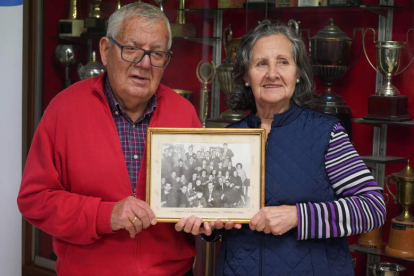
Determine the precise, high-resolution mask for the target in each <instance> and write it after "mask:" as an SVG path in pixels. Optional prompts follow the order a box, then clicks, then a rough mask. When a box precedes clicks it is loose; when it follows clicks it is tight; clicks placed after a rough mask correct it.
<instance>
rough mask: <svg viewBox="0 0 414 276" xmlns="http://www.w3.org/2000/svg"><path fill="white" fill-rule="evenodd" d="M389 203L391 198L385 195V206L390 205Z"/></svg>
mask: <svg viewBox="0 0 414 276" xmlns="http://www.w3.org/2000/svg"><path fill="white" fill-rule="evenodd" d="M388 201H390V196H389V195H388V194H386V193H384V202H385V204H388Z"/></svg>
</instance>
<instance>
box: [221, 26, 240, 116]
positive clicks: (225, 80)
mask: <svg viewBox="0 0 414 276" xmlns="http://www.w3.org/2000/svg"><path fill="white" fill-rule="evenodd" d="M240 41H241V38H240V37H238V38H233V30H232V28H231V24H230V25H228V26H227V27H226V28H225V29H224V31H223V45H224V50H225V53H226V58H225V59H224V60H223V63H222V64H221V65H220V66H219V67H218V68H217V76H218V79H219V84H220V89H221V91H223V93H224V94H226V95H227V96H228V95H230V94H232V93H234V82H233V78H232V76H231V73H232V72H233V66H234V62H235V59H236V50H237V46H238V45H239V44H240ZM246 115H247V114H246V113H245V112H244V111H241V110H231V109H228V110H226V111H224V112H223V113H221V114H220V115H219V120H223V121H229V122H237V121H239V120H241V119H243V118H244V117H246Z"/></svg>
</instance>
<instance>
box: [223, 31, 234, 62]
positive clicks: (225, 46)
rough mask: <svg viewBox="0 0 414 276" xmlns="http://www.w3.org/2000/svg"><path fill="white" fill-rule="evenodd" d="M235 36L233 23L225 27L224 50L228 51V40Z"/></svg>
mask: <svg viewBox="0 0 414 276" xmlns="http://www.w3.org/2000/svg"><path fill="white" fill-rule="evenodd" d="M232 38H233V30H232V29H231V24H229V25H227V27H226V28H224V31H223V45H224V51H225V52H226V56H227V55H228V53H227V42H229V41H230V40H231V39H232Z"/></svg>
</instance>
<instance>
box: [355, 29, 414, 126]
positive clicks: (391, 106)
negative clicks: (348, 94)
mask: <svg viewBox="0 0 414 276" xmlns="http://www.w3.org/2000/svg"><path fill="white" fill-rule="evenodd" d="M369 30H372V31H373V32H374V43H375V48H376V59H377V67H375V66H374V65H373V64H372V63H371V61H370V59H369V57H368V54H367V51H366V49H365V35H366V33H367V32H368V31H369ZM411 30H414V29H409V30H408V31H407V39H406V41H375V35H376V33H375V30H374V29H372V28H368V29H366V30H365V31H364V35H363V48H364V53H365V57H366V58H367V60H368V62H369V64H370V65H371V67H372V68H374V70H375V71H377V72H378V73H380V74H382V75H384V76H385V77H386V84H384V85H383V86H382V87H381V88H380V89H379V90H378V91H377V92H376V94H375V95H371V96H370V97H369V106H368V115H366V116H365V117H364V119H367V120H382V121H397V122H400V121H409V120H411V117H410V116H408V98H407V96H404V95H401V93H400V91H399V90H398V88H397V87H395V86H394V85H392V83H391V79H392V77H394V76H396V75H398V74H400V73H402V72H403V71H404V70H405V69H407V68H408V66H410V65H411V63H412V62H413V60H414V58H413V59H411V61H410V63H408V65H407V66H406V67H405V68H404V69H402V70H400V71H399V69H400V66H401V58H402V51H403V49H404V48H405V45H406V44H407V41H408V33H409V32H410V31H411Z"/></svg>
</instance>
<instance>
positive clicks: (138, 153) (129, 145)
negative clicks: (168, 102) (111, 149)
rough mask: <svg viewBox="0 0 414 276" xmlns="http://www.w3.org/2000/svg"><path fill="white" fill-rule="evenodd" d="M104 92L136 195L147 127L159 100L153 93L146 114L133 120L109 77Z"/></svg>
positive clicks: (106, 79)
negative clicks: (116, 96)
mask: <svg viewBox="0 0 414 276" xmlns="http://www.w3.org/2000/svg"><path fill="white" fill-rule="evenodd" d="M104 92H105V96H106V98H107V99H108V102H109V107H110V108H111V112H112V116H113V118H114V121H115V125H116V129H117V130H118V135H119V140H120V141H121V147H122V151H123V153H124V158H125V162H126V165H127V168H128V172H129V178H130V180H131V186H132V192H133V194H134V196H135V187H136V184H137V179H138V174H139V170H140V168H141V160H142V155H143V153H144V146H145V139H146V135H147V128H148V125H149V122H150V119H151V116H152V114H153V112H154V110H155V108H156V107H157V101H156V98H155V95H153V96H152V97H151V99H150V100H149V102H148V105H147V108H146V110H145V112H144V114H142V115H141V117H139V118H138V120H136V121H135V122H133V121H132V120H131V118H130V117H129V116H128V114H126V113H125V111H124V110H123V109H122V107H121V105H120V104H119V103H118V101H117V100H116V98H115V96H114V93H113V91H112V87H111V84H110V82H109V78H108V77H106V78H105V88H104Z"/></svg>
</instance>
